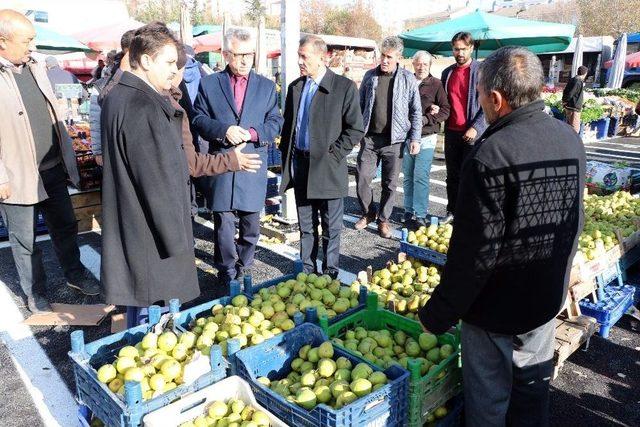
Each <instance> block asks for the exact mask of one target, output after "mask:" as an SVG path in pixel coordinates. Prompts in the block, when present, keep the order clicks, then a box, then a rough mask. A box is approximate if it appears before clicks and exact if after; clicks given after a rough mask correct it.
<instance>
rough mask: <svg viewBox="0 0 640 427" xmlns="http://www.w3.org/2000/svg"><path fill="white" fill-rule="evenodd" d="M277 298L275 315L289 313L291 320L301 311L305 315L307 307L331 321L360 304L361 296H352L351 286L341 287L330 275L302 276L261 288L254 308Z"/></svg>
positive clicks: (274, 305)
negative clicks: (313, 308) (359, 297)
mask: <svg viewBox="0 0 640 427" xmlns="http://www.w3.org/2000/svg"><path fill="white" fill-rule="evenodd" d="M274 298H275V299H277V300H278V301H277V302H275V303H274V304H273V307H274V308H275V309H276V313H278V312H286V313H287V314H288V315H289V316H291V317H293V315H294V314H295V313H296V312H298V311H300V312H302V313H305V312H306V310H307V308H308V307H315V308H316V310H317V313H318V317H320V316H322V315H326V316H327V317H328V318H329V319H331V318H333V317H335V316H336V315H338V314H342V313H344V312H345V311H347V310H350V309H352V308H355V307H357V306H358V304H359V300H358V294H357V293H356V294H353V293H352V292H351V289H350V288H349V287H348V286H342V285H341V284H340V281H339V280H337V279H331V277H330V276H328V275H323V276H318V275H316V274H314V273H311V274H306V273H299V274H298V275H297V276H296V278H295V279H290V280H287V281H284V282H280V283H278V284H277V285H275V286H271V287H268V288H263V289H260V290H259V291H258V294H257V295H255V297H254V300H253V302H252V303H251V305H252V306H253V305H254V304H260V303H262V302H263V301H266V300H273V299H274Z"/></svg>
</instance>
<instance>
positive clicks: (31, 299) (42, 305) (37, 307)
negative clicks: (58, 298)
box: [27, 293, 53, 314]
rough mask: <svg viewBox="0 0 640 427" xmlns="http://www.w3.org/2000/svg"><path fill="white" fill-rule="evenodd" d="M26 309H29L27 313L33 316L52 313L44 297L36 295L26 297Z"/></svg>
mask: <svg viewBox="0 0 640 427" xmlns="http://www.w3.org/2000/svg"><path fill="white" fill-rule="evenodd" d="M27 307H29V311H31V313H33V314H36V313H50V312H52V311H53V309H52V308H51V306H50V305H49V301H47V299H46V298H45V297H44V296H42V295H40V294H36V293H34V294H33V295H30V296H27Z"/></svg>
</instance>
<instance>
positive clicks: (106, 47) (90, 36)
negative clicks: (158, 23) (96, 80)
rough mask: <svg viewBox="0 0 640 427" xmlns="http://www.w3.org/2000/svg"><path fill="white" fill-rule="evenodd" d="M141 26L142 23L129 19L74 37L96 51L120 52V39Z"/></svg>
mask: <svg viewBox="0 0 640 427" xmlns="http://www.w3.org/2000/svg"><path fill="white" fill-rule="evenodd" d="M143 25H144V24H143V23H142V22H138V21H136V20H134V19H130V20H128V21H123V22H118V23H115V24H110V25H108V26H105V27H100V28H94V29H91V30H87V31H83V32H81V33H78V34H75V37H76V38H77V39H78V40H80V41H81V42H82V43H84V44H86V45H87V46H89V47H90V48H92V49H93V50H96V51H100V52H105V51H110V50H114V49H115V50H120V38H121V37H122V35H123V34H124V33H126V32H127V31H129V30H135V29H137V28H140V27H142V26H143Z"/></svg>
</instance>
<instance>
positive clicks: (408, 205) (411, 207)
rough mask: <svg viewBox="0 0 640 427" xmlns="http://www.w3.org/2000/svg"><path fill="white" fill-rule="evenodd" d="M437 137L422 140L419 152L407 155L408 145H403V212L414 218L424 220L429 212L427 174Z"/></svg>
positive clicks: (431, 136)
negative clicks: (412, 215)
mask: <svg viewBox="0 0 640 427" xmlns="http://www.w3.org/2000/svg"><path fill="white" fill-rule="evenodd" d="M436 140H437V135H435V134H434V135H429V136H425V137H423V138H422V140H421V142H420V152H419V153H418V154H416V155H413V156H412V155H411V154H409V144H408V143H407V144H405V148H404V156H403V159H402V169H403V173H404V182H403V187H404V211H405V213H411V214H414V215H415V216H416V218H426V217H427V212H428V210H429V172H430V171H431V162H432V161H433V153H434V151H435V149H436Z"/></svg>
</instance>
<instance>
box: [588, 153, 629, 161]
mask: <svg viewBox="0 0 640 427" xmlns="http://www.w3.org/2000/svg"><path fill="white" fill-rule="evenodd" d="M586 153H587V155H588V156H593V157H603V158H609V159H625V160H635V161H640V157H630V156H620V155H617V154H607V153H598V152H593V151H587V152H586Z"/></svg>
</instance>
